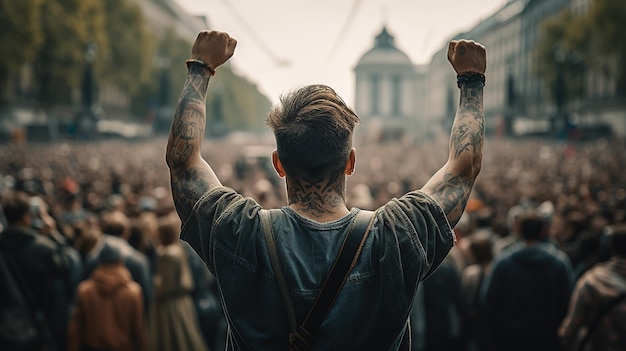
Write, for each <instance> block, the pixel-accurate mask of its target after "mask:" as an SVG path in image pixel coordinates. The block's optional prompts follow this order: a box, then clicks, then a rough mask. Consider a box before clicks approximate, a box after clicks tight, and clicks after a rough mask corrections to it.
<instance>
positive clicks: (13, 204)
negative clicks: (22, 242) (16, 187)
mask: <svg viewBox="0 0 626 351" xmlns="http://www.w3.org/2000/svg"><path fill="white" fill-rule="evenodd" d="M29 200H30V197H29V196H28V195H27V194H26V193H24V192H21V191H10V192H8V193H6V194H4V195H3V197H2V210H3V211H4V216H5V217H6V219H7V222H8V223H9V224H15V223H18V222H19V221H21V220H22V218H23V217H24V215H25V214H26V213H28V212H29V211H30V203H29Z"/></svg>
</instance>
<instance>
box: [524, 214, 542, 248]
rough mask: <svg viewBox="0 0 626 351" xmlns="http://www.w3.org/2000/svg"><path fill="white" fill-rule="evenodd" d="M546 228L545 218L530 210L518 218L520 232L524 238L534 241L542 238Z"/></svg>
mask: <svg viewBox="0 0 626 351" xmlns="http://www.w3.org/2000/svg"><path fill="white" fill-rule="evenodd" d="M546 230H547V223H546V221H545V219H543V218H541V217H540V216H538V215H537V214H536V213H534V212H531V213H528V214H526V215H524V216H522V218H521V220H520V234H521V236H522V238H523V239H524V240H529V241H534V240H540V239H543V237H544V236H545V233H546Z"/></svg>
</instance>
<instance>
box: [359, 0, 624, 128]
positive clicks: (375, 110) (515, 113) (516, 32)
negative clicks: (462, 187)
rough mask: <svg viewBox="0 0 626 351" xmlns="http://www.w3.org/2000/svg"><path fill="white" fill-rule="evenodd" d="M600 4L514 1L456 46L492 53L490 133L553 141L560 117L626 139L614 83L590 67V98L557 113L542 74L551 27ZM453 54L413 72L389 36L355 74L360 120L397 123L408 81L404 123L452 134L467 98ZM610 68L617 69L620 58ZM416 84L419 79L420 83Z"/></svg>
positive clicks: (586, 79) (384, 33)
mask: <svg viewBox="0 0 626 351" xmlns="http://www.w3.org/2000/svg"><path fill="white" fill-rule="evenodd" d="M592 2H593V0H550V1H546V0H510V1H508V2H507V3H506V4H505V5H503V6H502V7H501V8H500V9H498V10H497V11H496V12H495V13H494V14H492V15H491V16H489V17H488V18H486V19H485V20H483V21H481V22H480V23H478V24H477V25H476V26H474V27H473V28H471V29H470V30H468V31H466V32H462V33H459V34H457V35H455V36H454V37H452V38H450V39H451V40H452V39H470V40H475V41H477V42H480V43H481V44H483V45H485V46H486V47H487V62H488V64H487V84H486V86H485V100H484V106H485V116H486V128H487V132H488V133H490V134H494V135H502V136H514V135H523V134H529V133H544V134H549V133H551V132H552V130H553V128H555V123H558V122H559V121H558V120H559V118H558V117H559V113H566V114H567V115H568V116H569V122H571V123H572V124H573V125H574V126H575V127H576V128H578V129H585V128H587V129H594V128H597V127H598V126H602V125H604V126H607V128H608V129H610V130H611V131H612V133H613V134H615V135H617V136H626V100H625V99H624V97H623V96H622V97H620V96H619V94H618V92H617V88H616V81H615V78H614V77H612V76H611V75H607V74H606V72H601V70H600V69H598V68H595V67H587V68H586V70H585V73H584V89H583V94H582V96H581V97H579V98H576V99H569V100H568V101H567V103H566V104H565V106H557V104H556V103H555V98H554V96H555V93H556V92H555V91H554V89H555V87H549V86H547V85H546V83H545V81H544V79H543V77H541V76H540V75H539V74H537V73H536V68H535V67H536V55H537V51H536V50H537V49H536V48H537V45H538V43H539V42H540V40H541V38H542V37H541V36H542V27H543V23H544V22H545V21H546V20H547V19H550V18H553V17H555V16H557V15H559V14H560V13H561V12H563V11H565V10H570V11H572V13H573V14H574V15H584V14H585V13H587V12H588V11H589V7H590V4H591V3H592ZM447 50H448V43H447V42H446V43H444V45H443V47H442V48H441V49H440V50H439V51H437V52H436V53H435V54H434V55H433V56H432V58H431V61H430V62H429V63H428V64H426V65H423V66H419V67H417V66H412V67H410V66H411V60H410V59H409V58H408V57H407V56H406V55H405V54H404V53H402V52H401V51H399V50H398V49H397V48H395V46H394V45H393V37H391V36H390V35H389V34H388V32H387V31H386V29H383V31H382V32H381V33H380V34H379V36H378V37H377V38H376V44H375V46H374V48H372V49H371V50H370V51H368V52H367V53H366V54H365V55H363V57H362V58H361V60H360V61H359V64H358V65H357V67H356V68H355V73H356V99H355V107H356V109H357V112H359V114H360V115H361V116H363V117H365V119H372V120H376V119H380V120H385V121H386V120H391V121H393V120H394V119H397V117H398V116H399V115H397V114H395V113H394V112H397V111H398V109H397V108H396V107H394V101H396V100H397V99H395V98H394V94H396V91H397V90H398V88H397V86H398V83H397V82H398V81H399V78H394V77H398V76H402V80H401V81H402V85H401V86H402V87H403V89H404V90H402V92H401V93H400V98H399V99H400V100H401V101H403V102H404V103H406V106H405V108H406V109H405V110H402V112H403V113H404V114H402V115H401V117H402V118H416V119H417V120H416V121H414V122H411V123H408V124H407V125H414V126H417V128H418V129H419V130H420V131H424V133H425V134H426V135H434V134H437V133H439V132H447V131H449V130H450V129H449V128H450V127H451V124H452V121H453V120H454V115H455V113H456V108H457V106H458V99H459V91H458V88H457V86H456V77H455V74H454V71H453V70H452V69H451V67H450V63H449V62H448V60H447ZM606 60H607V61H608V64H611V62H612V61H611V60H612V58H610V57H607V58H606ZM394 79H396V80H395V81H394ZM408 79H413V83H411V82H408V81H407V80H408ZM394 89H395V90H394ZM394 99H395V100H394ZM407 100H408V101H411V103H409V102H408V101H407ZM394 108H396V109H394ZM559 109H563V111H558V110H559ZM410 112H411V113H410ZM557 128H558V126H557Z"/></svg>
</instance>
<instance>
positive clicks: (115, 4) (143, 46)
mask: <svg viewBox="0 0 626 351" xmlns="http://www.w3.org/2000/svg"><path fill="white" fill-rule="evenodd" d="M104 3H105V8H106V35H107V37H108V39H109V43H110V45H109V48H108V50H106V52H105V53H104V68H103V71H104V74H103V77H102V78H103V79H104V80H105V81H107V82H108V83H111V84H114V85H115V86H116V87H117V88H118V89H120V90H121V91H122V92H123V93H125V94H128V95H130V96H131V98H133V97H136V96H137V95H138V94H140V89H141V88H142V87H143V85H144V84H145V83H146V82H147V81H148V80H149V78H150V73H151V70H152V59H153V56H154V44H155V43H154V41H155V38H154V36H153V35H152V34H151V33H150V32H149V31H148V28H147V27H146V23H145V21H144V17H143V15H142V13H141V10H140V8H139V7H138V6H137V5H136V4H135V3H133V2H131V1H129V0H106V1H104Z"/></svg>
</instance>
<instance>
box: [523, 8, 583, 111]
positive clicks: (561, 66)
mask: <svg viewBox="0 0 626 351" xmlns="http://www.w3.org/2000/svg"><path fill="white" fill-rule="evenodd" d="M587 28H588V23H587V20H586V18H585V17H582V16H575V15H573V14H572V13H571V11H569V9H566V10H565V11H563V12H562V13H561V14H560V15H558V16H556V17H554V18H550V19H548V20H546V21H545V22H544V23H543V25H542V32H541V34H542V35H541V38H540V40H539V42H538V43H537V47H536V59H535V61H534V62H535V67H534V69H535V72H536V73H537V74H538V75H539V76H540V77H542V79H543V80H544V82H545V83H546V86H547V87H549V91H550V93H551V95H552V98H553V99H554V102H555V105H556V106H557V110H559V111H558V113H563V111H562V109H563V108H564V106H565V105H566V104H567V102H568V101H570V100H571V99H573V98H575V97H579V96H581V95H582V94H583V92H584V77H585V69H586V65H585V62H586V61H588V53H589V50H588V45H589V39H590V34H589V31H587Z"/></svg>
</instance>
